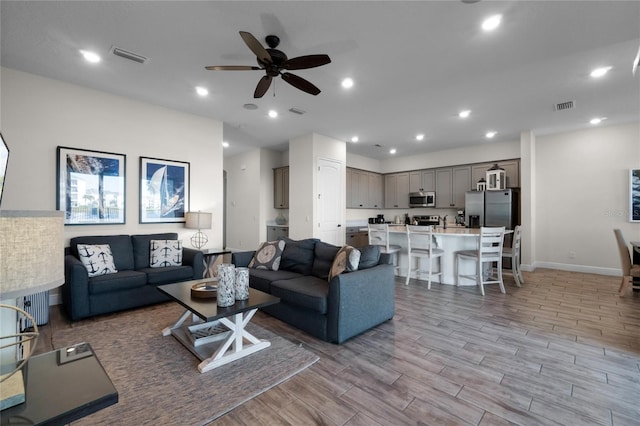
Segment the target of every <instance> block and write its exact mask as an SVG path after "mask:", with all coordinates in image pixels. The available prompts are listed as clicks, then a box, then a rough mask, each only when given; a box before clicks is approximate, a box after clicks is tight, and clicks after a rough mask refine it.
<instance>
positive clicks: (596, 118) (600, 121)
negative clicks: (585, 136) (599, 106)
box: [589, 117, 607, 124]
mask: <svg viewBox="0 0 640 426" xmlns="http://www.w3.org/2000/svg"><path fill="white" fill-rule="evenodd" d="M606 119H607V117H595V118H592V119H591V120H589V123H591V124H600V123H602V122H603V121H604V120H606Z"/></svg>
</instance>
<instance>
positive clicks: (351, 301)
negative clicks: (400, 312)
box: [327, 264, 395, 343]
mask: <svg viewBox="0 0 640 426" xmlns="http://www.w3.org/2000/svg"><path fill="white" fill-rule="evenodd" d="M327 303H328V306H327V320H328V324H327V335H328V337H329V341H331V342H335V343H342V342H344V341H345V340H347V339H349V338H351V337H353V336H355V335H357V334H360V333H362V332H363V331H366V330H368V329H370V328H371V327H374V326H376V325H378V324H380V323H382V322H384V321H386V320H389V319H391V318H393V315H394V313H395V277H394V267H393V265H389V264H378V265H377V266H374V267H372V268H368V269H363V270H359V271H355V272H348V273H343V274H340V275H338V276H337V277H334V278H333V279H332V280H331V282H330V283H329V295H328V300H327Z"/></svg>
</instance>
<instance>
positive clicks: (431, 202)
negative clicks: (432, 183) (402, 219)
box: [409, 191, 436, 207]
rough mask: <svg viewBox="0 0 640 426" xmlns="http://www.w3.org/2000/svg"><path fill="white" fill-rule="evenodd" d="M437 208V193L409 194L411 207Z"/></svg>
mask: <svg viewBox="0 0 640 426" xmlns="http://www.w3.org/2000/svg"><path fill="white" fill-rule="evenodd" d="M435 206H436V193H435V192H431V191H428V192H410V193H409V207H435Z"/></svg>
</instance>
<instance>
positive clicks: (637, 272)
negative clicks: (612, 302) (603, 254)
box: [613, 229, 640, 297]
mask: <svg viewBox="0 0 640 426" xmlns="http://www.w3.org/2000/svg"><path fill="white" fill-rule="evenodd" d="M613 233H614V234H615V236H616V241H617V242H618V251H619V252H620V262H621V263H622V282H621V283H620V288H619V289H618V294H619V295H620V297H622V296H624V294H625V292H626V291H627V290H628V289H629V288H634V289H640V284H635V285H634V283H633V278H640V265H634V264H632V263H631V254H630V253H629V246H628V245H627V243H626V242H625V240H624V237H623V236H622V231H621V230H619V229H614V230H613Z"/></svg>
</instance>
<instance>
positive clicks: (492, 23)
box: [482, 15, 502, 31]
mask: <svg viewBox="0 0 640 426" xmlns="http://www.w3.org/2000/svg"><path fill="white" fill-rule="evenodd" d="M500 22H502V15H493V16H490V17H488V18H487V19H485V20H484V21H482V29H483V30H485V31H493V30H495V29H496V28H498V27H499V26H500Z"/></svg>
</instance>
